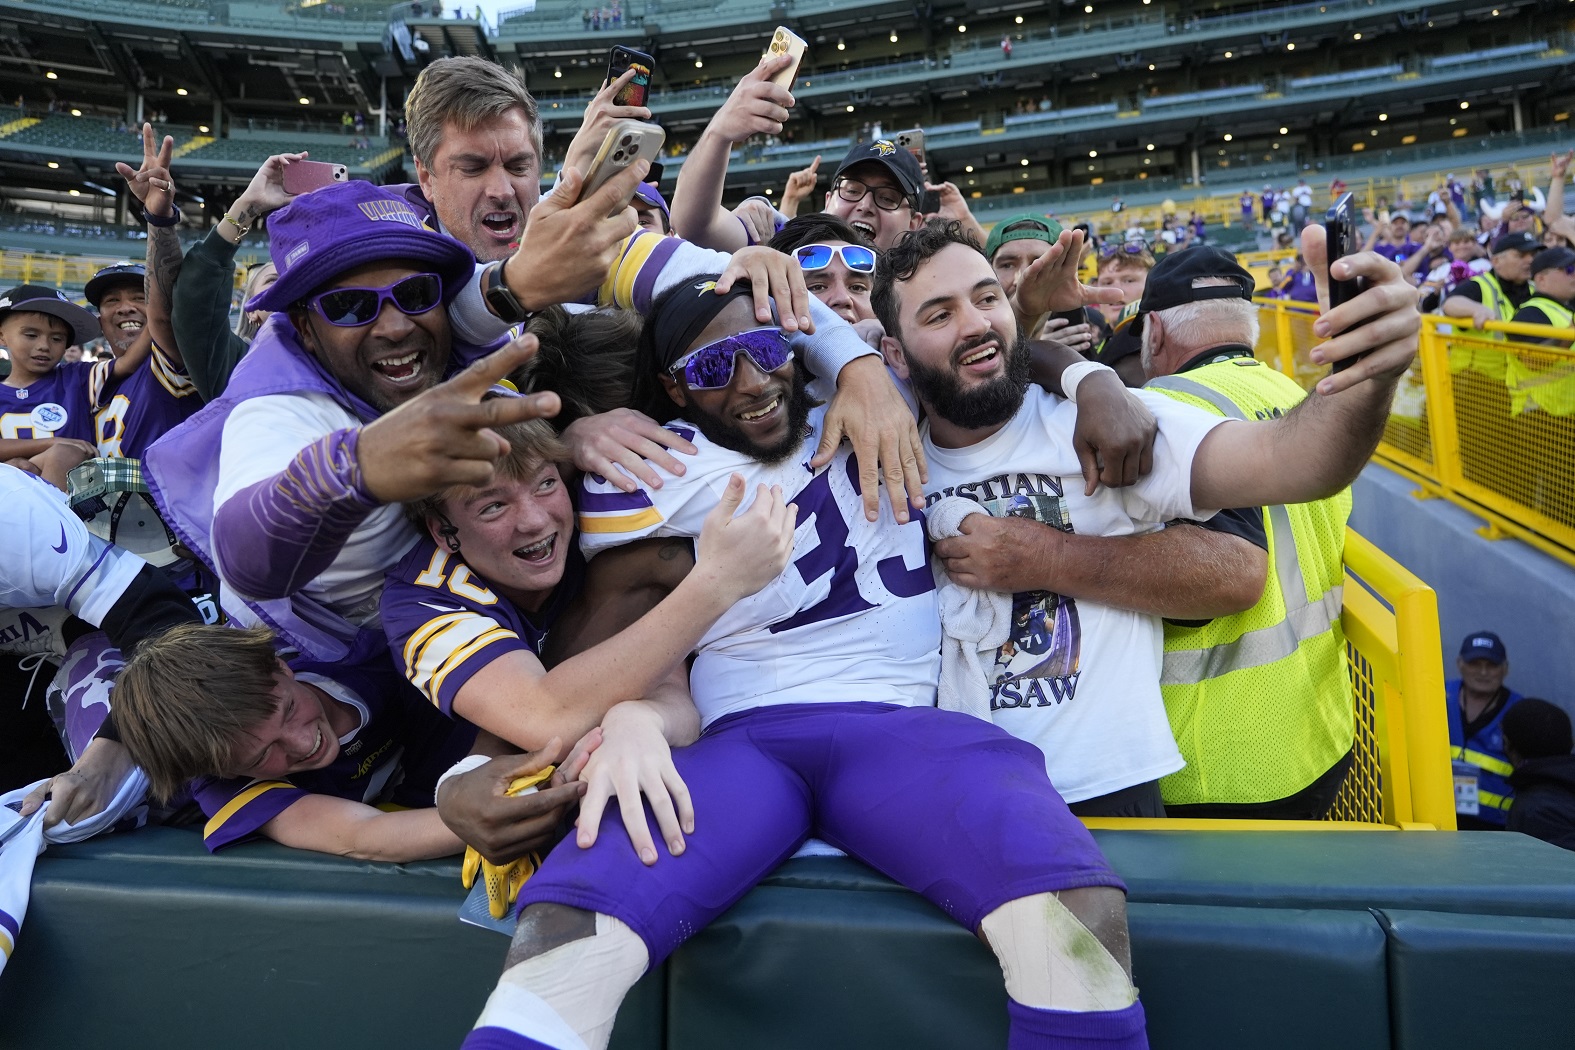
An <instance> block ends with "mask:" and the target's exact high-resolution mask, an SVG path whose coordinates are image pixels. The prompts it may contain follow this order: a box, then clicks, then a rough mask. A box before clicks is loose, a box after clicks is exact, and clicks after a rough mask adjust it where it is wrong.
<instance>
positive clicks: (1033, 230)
mask: <svg viewBox="0 0 1575 1050" xmlns="http://www.w3.org/2000/svg"><path fill="white" fill-rule="evenodd" d="M1059 236H1061V224H1060V223H1058V222H1056V221H1055V220H1054V219H1052V218H1050V216H1048V215H1035V214H1033V213H1032V212H1029V213H1027V214H1024V215H1013V216H1012V217H1011V218H1009V219H1002V220H1001V221H1000V222H998V223H996V224H995V227H994V228H993V229H991V230H990V237H989V239H988V240H986V241H985V242H984V257H985V258H986V259H993V258H995V253H996V252H998V251H1000V250H1001V245H1003V244H1005V243H1006V242H1007V241H1044V242H1046V243H1048V244H1054V243H1055V240H1056V238H1057V237H1059Z"/></svg>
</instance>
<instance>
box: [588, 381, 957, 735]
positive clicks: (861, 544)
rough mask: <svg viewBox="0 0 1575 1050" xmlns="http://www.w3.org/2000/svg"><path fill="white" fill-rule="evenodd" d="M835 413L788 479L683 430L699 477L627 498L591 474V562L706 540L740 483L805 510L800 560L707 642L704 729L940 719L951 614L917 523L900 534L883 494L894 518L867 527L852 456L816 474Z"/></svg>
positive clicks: (699, 658)
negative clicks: (872, 717)
mask: <svg viewBox="0 0 1575 1050" xmlns="http://www.w3.org/2000/svg"><path fill="white" fill-rule="evenodd" d="M823 415H824V409H816V410H815V411H814V412H812V413H811V414H810V422H811V424H812V433H811V434H810V435H809V436H808V437H806V438H805V440H804V444H803V447H802V448H800V449H799V450H798V452H797V453H796V454H795V455H793V456H790V457H788V458H787V459H785V460H783V461H782V462H781V463H778V464H776V465H775V466H766V465H765V464H762V463H759V462H757V461H755V460H753V459H751V458H749V457H748V456H746V455H744V454H742V453H739V452H733V451H730V450H728V449H725V448H722V447H720V446H719V445H716V444H713V443H712V442H711V441H709V440H708V439H707V438H706V437H705V435H703V434H700V433H698V432H696V431H695V430H694V429H693V428H692V427H690V426H689V425H688V424H686V423H684V422H683V421H682V420H675V421H674V422H672V423H670V424H668V427H669V429H671V430H674V431H676V432H678V433H680V434H682V435H683V436H684V437H685V438H688V439H689V440H690V441H693V442H694V444H695V447H696V449H697V450H698V451H697V453H696V454H695V455H694V456H684V455H679V456H678V458H679V460H681V461H682V462H683V463H684V466H685V467H686V472H685V474H684V476H683V477H674V476H673V475H671V474H668V473H667V472H665V471H663V470H662V469H661V468H660V467H659V466H656V465H654V464H653V465H652V466H653V469H655V470H656V472H657V473H658V474H660V475H661V476H662V487H661V488H659V489H651V488H648V487H646V486H645V485H641V486H640V488H639V489H638V490H637V491H635V492H632V493H624V492H621V491H619V490H618V489H617V488H615V487H614V486H612V485H610V484H608V483H607V482H606V481H604V480H603V479H601V478H599V477H597V476H595V475H589V476H587V477H586V479H585V481H584V487H583V490H582V492H581V499H580V517H579V521H580V546H581V549H583V550H584V552H585V555H586V557H594V556H595V555H596V554H598V553H599V552H601V551H603V550H606V549H607V548H609V547H615V546H618V545H620V544H624V543H629V542H631V541H633V540H638V539H645V538H648V537H653V536H688V537H694V536H698V535H699V534H700V529H701V526H702V525H703V524H704V522H705V517H706V515H707V514H708V513H710V511H711V509H712V508H713V507H715V506H716V505H717V502H718V500H719V498H720V497H721V495H722V492H723V490H724V489H726V487H727V481H728V478H729V476H730V475H731V474H732V473H733V472H734V471H737V472H738V473H740V474H742V475H743V476H744V479H745V481H746V482H747V483H748V492H749V495H748V496H746V497H745V501H744V505H743V509H748V507H749V505H750V504H751V503H752V502H753V501H754V500H753V494H754V493H755V491H756V486H757V485H781V486H782V492H783V496H784V497H785V498H786V499H787V500H788V501H790V502H794V503H797V504H798V523H799V524H798V528H797V531H796V532H795V534H794V542H793V560H792V562H791V563H789V565H788V567H787V569H786V570H785V571H783V573H782V574H781V575H780V576H778V577H777V578H776V579H775V580H773V581H772V582H771V583H769V584H767V585H766V586H765V587H764V588H763V589H761V590H760V591H759V592H757V593H756V594H754V595H751V596H750V597H748V598H745V599H744V600H743V601H740V602H738V603H737V604H736V605H734V606H733V607H732V609H730V610H729V611H728V612H727V613H726V614H725V615H723V616H722V618H721V619H720V620H718V621H717V622H716V624H715V626H713V627H712V628H711V630H709V631H707V632H706V635H705V637H704V638H702V639H701V641H700V645H699V647H698V649H697V652H696V656H695V662H694V667H693V669H692V670H691V672H690V676H689V684H690V689H691V691H692V692H693V694H694V701H695V707H696V708H697V709H698V710H699V712H700V718H701V722H702V724H703V725H710V724H711V723H712V722H714V721H715V720H716V719H718V718H720V717H722V716H723V715H727V714H732V713H733V712H736V711H744V710H749V709H751V708H756V707H767V706H772V705H777V704H810V703H833V702H843V701H870V702H877V703H888V704H901V705H904V706H934V704H935V688H936V680H937V678H938V677H939V675H940V644H941V631H940V613H939V612H938V610H937V607H936V600H935V578H934V576H933V574H932V573H931V571H930V567H929V560H928V557H929V556H928V553H927V552H926V549H925V542H924V524H923V522H922V521H920V520H918V519H917V518H915V519H914V520H913V521H910V522H909V523H908V524H906V525H898V524H897V521H896V519H895V518H894V517H892V513H891V504H890V502H889V500H888V498H887V497H886V495H885V490H884V488H883V489H882V495H881V509H880V517H879V519H878V520H877V521H875V522H870V521H869V520H868V519H866V518H865V517H864V506H863V502H862V500H861V499H860V496H859V490H858V482H857V478H858V472H857V469H856V468H855V467H854V461H853V459H852V455H851V453H850V452H849V451H848V449H847V447H846V446H844V447H843V448H842V449H841V450H839V451H838V452H837V454H836V456H835V457H834V458H833V459H832V461H831V463H830V464H828V465H827V466H826V467H824V468H823V469H821V470H819V471H811V470H810V469H809V468H808V462H809V459H810V457H811V456H813V455H814V454H815V448H816V444H817V442H818V440H819V436H818V431H819V423H820V420H821V418H822V417H823Z"/></svg>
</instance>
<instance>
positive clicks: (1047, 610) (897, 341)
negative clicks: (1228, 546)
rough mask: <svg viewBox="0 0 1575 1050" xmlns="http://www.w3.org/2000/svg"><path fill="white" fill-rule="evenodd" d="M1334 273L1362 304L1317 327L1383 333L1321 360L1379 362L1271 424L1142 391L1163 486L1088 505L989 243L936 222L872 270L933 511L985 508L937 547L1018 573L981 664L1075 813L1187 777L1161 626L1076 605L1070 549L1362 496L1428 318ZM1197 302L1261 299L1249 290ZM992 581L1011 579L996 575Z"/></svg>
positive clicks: (1373, 265) (1134, 803)
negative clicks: (918, 433)
mask: <svg viewBox="0 0 1575 1050" xmlns="http://www.w3.org/2000/svg"><path fill="white" fill-rule="evenodd" d="M1304 251H1305V252H1306V253H1307V254H1308V256H1309V258H1310V259H1313V261H1314V263H1315V266H1316V268H1317V269H1318V270H1322V269H1323V265H1322V264H1323V243H1322V230H1321V228H1319V229H1317V230H1316V231H1314V232H1313V233H1311V234H1309V235H1308V238H1307V241H1306V244H1304ZM1341 266H1342V267H1343V268H1344V269H1342V272H1341V276H1342V277H1346V276H1357V275H1360V276H1364V277H1366V278H1367V279H1368V283H1369V289H1368V291H1366V292H1364V293H1363V294H1362V295H1361V296H1360V297H1358V299H1357V300H1355V301H1353V302H1351V303H1349V304H1347V305H1346V306H1345V307H1342V308H1341V309H1339V310H1336V311H1333V312H1331V313H1330V314H1328V315H1327V316H1326V317H1324V318H1323V319H1321V320H1320V321H1319V322H1318V327H1317V328H1315V331H1318V332H1319V333H1320V334H1323V335H1327V334H1328V333H1330V332H1342V331H1344V330H1345V329H1346V328H1349V327H1350V326H1351V325H1352V324H1353V323H1354V322H1355V321H1357V320H1360V319H1362V318H1364V317H1366V318H1371V319H1372V321H1371V323H1369V324H1367V325H1366V326H1364V327H1361V328H1359V329H1357V330H1356V331H1353V332H1349V333H1348V334H1345V335H1341V336H1339V337H1337V338H1335V339H1332V340H1330V341H1329V342H1327V343H1325V344H1324V345H1323V346H1321V347H1319V348H1318V349H1317V351H1316V354H1317V356H1316V357H1315V360H1328V361H1333V360H1338V359H1341V358H1346V357H1351V356H1353V355H1356V354H1360V353H1363V352H1369V351H1370V353H1368V356H1367V357H1366V358H1364V359H1363V360H1362V361H1361V362H1359V363H1358V364H1356V365H1354V366H1353V367H1351V368H1350V369H1348V370H1347V371H1344V372H1342V373H1341V374H1340V376H1339V377H1338V378H1336V377H1331V378H1329V379H1326V380H1324V381H1323V382H1322V383H1320V385H1319V393H1318V394H1315V395H1313V396H1311V397H1309V398H1308V399H1307V401H1306V402H1305V403H1304V404H1302V405H1301V406H1298V408H1297V409H1296V410H1294V411H1292V412H1290V413H1288V414H1287V415H1285V416H1284V417H1283V418H1278V419H1271V420H1266V421H1262V422H1245V421H1241V420H1225V419H1222V418H1221V417H1218V416H1212V415H1210V414H1208V413H1204V412H1202V411H1199V410H1196V409H1193V408H1191V407H1190V406H1186V405H1181V404H1178V403H1176V402H1174V401H1172V400H1170V399H1168V398H1165V397H1164V396H1162V395H1158V394H1153V393H1149V392H1145V391H1138V392H1137V396H1139V397H1140V398H1142V399H1143V400H1144V403H1145V404H1146V405H1147V407H1148V408H1149V410H1150V411H1151V412H1152V413H1153V414H1154V417H1155V419H1156V420H1157V421H1158V423H1159V435H1158V438H1157V439H1156V441H1155V445H1154V467H1153V471H1152V473H1150V474H1149V475H1148V476H1147V477H1145V478H1144V479H1142V480H1141V481H1139V482H1138V483H1137V484H1136V485H1134V486H1131V487H1129V488H1124V489H1108V488H1106V489H1100V490H1097V491H1095V492H1094V493H1093V494H1092V495H1085V490H1084V486H1083V485H1082V483H1081V482H1082V479H1081V476H1080V473H1079V467H1078V460H1077V456H1076V454H1075V450H1074V448H1073V444H1072V436H1071V435H1072V428H1073V426H1074V424H1075V422H1076V413H1077V408H1076V405H1075V404H1074V403H1073V402H1071V401H1066V400H1063V399H1061V398H1058V397H1056V396H1055V395H1053V394H1048V393H1046V392H1045V391H1043V390H1041V389H1039V388H1036V387H1032V386H1030V385H1029V382H1028V373H1027V353H1026V346H1025V342H1024V340H1023V338H1022V335H1021V332H1020V330H1019V328H1018V325H1017V322H1016V319H1015V317H1014V315H1013V313H1012V310H1011V307H1010V305H1009V303H1008V301H1007V299H1006V296H1005V295H1004V294H1003V293H1002V290H1001V286H1000V283H999V281H997V280H996V278H995V274H994V272H993V271H992V269H991V267H990V264H989V261H988V260H987V259H986V258H985V257H984V254H983V252H982V251H980V249H979V247H978V245H977V244H976V243H974V242H973V241H971V240H970V239H968V238H967V237H966V235H964V234H963V233H962V231H961V230H960V229H959V228H958V227H957V225H956V224H955V223H941V222H932V223H930V224H928V225H927V226H925V227H923V228H921V229H919V230H917V231H915V232H913V233H911V234H909V235H907V236H906V237H904V238H903V239H902V241H900V242H899V243H898V244H897V245H896V246H895V247H894V248H893V249H892V250H891V251H890V252H889V253H887V254H886V255H883V256H882V258H881V260H880V262H879V264H878V265H877V268H876V278H875V291H874V295H873V297H872V301H873V305H874V309H875V312H876V315H877V316H878V317H879V318H880V320H881V323H882V324H883V325H884V326H885V329H886V331H887V332H888V333H890V334H889V335H888V336H887V337H886V338H885V340H884V341H883V343H882V351H883V353H884V354H885V356H886V360H887V363H888V364H889V365H891V367H892V368H893V370H894V371H895V372H896V373H897V374H898V375H899V376H901V377H903V378H905V379H907V380H908V381H909V382H910V383H911V384H912V385H913V389H914V393H915V394H916V396H917V398H918V400H919V402H920V403H921V405H922V406H923V408H924V411H925V414H926V417H927V418H926V420H925V423H924V426H923V428H922V433H923V435H924V450H925V455H926V457H927V458H928V460H929V466H930V479H929V485H928V487H927V495H928V499H929V501H931V502H932V503H933V502H934V501H937V500H939V499H941V498H943V497H946V496H961V497H964V498H966V499H971V500H974V501H976V502H978V503H979V504H980V506H981V508H982V511H983V513H979V514H972V515H969V516H967V517H966V518H964V520H963V522H962V525H961V529H962V533H963V535H961V536H959V537H956V538H955V539H948V540H943V541H941V542H940V543H939V544H938V545H937V547H936V553H937V555H938V556H940V557H941V559H942V561H943V562H944V564H945V566H946V569H947V572H948V574H949V576H950V577H951V579H952V581H953V582H955V583H960V584H962V585H964V586H979V585H980V584H981V579H982V577H981V575H979V574H978V572H979V570H980V567H981V565H982V564H983V563H984V562H985V561H988V560H989V559H991V558H996V559H999V558H1002V557H1009V558H1010V559H1011V560H1012V562H1013V564H1014V565H1015V569H1014V570H1013V572H1012V574H1011V577H1010V578H1011V579H1012V581H1013V582H1012V583H1011V590H1012V591H1013V592H1014V593H1013V612H1012V617H1011V628H1010V630H1009V633H1008V637H1007V640H1006V642H1005V643H1004V644H1003V645H1001V646H1000V647H998V648H997V649H996V650H995V652H994V653H983V654H981V660H980V665H981V666H982V667H983V669H984V673H985V675H986V677H987V678H988V679H989V681H988V685H989V688H990V716H991V719H992V721H994V722H995V723H996V724H998V725H1000V726H1002V727H1003V728H1005V729H1007V730H1009V731H1010V732H1012V733H1013V734H1015V735H1017V736H1020V737H1022V738H1024V739H1027V740H1030V741H1032V742H1033V743H1035V744H1036V745H1038V746H1039V748H1040V749H1041V750H1042V751H1043V752H1044V753H1045V757H1046V768H1047V770H1048V772H1049V774H1050V779H1051V781H1052V782H1053V783H1054V784H1055V785H1056V787H1057V789H1058V790H1059V791H1060V792H1061V794H1062V796H1063V797H1064V798H1065V799H1066V800H1067V802H1068V803H1070V804H1073V806H1074V812H1080V811H1081V812H1083V813H1085V814H1086V815H1134V816H1141V815H1156V816H1157V815H1163V808H1162V806H1161V805H1160V802H1159V790H1158V786H1157V784H1156V783H1155V781H1157V779H1158V778H1159V777H1161V776H1163V775H1165V774H1166V773H1170V772H1174V771H1175V770H1177V769H1179V768H1181V766H1182V764H1183V762H1182V758H1181V755H1180V753H1179V752H1178V751H1177V749H1176V745H1175V741H1174V740H1173V739H1172V737H1171V734H1170V728H1169V725H1168V723H1167V720H1166V716H1165V708H1164V704H1163V702H1162V701H1161V698H1160V691H1159V671H1160V656H1161V645H1162V634H1161V623H1160V619H1159V618H1158V617H1157V616H1153V615H1147V614H1143V613H1138V612H1133V611H1129V610H1127V609H1121V608H1114V607H1112V606H1111V605H1107V604H1102V603H1100V602H1097V601H1089V600H1086V599H1077V600H1073V599H1069V598H1067V597H1065V596H1064V595H1063V594H1061V593H1060V592H1061V591H1062V590H1063V589H1065V584H1066V583H1067V582H1068V581H1067V580H1066V579H1065V578H1064V577H1063V576H1060V575H1058V573H1061V572H1063V571H1065V569H1066V567H1067V565H1068V560H1067V558H1066V556H1065V554H1064V552H1063V548H1064V547H1065V546H1067V545H1068V544H1069V543H1075V542H1076V540H1075V537H1076V536H1077V535H1079V534H1082V535H1096V536H1124V535H1134V534H1140V533H1146V532H1151V531H1153V530H1156V529H1159V528H1161V527H1163V525H1164V523H1165V522H1167V521H1171V520H1173V519H1178V518H1179V519H1193V520H1200V519H1207V518H1208V517H1210V516H1212V515H1213V514H1214V513H1215V511H1216V510H1218V509H1219V508H1222V507H1243V506H1267V505H1272V504H1276V503H1297V502H1303V501H1307V500H1313V499H1318V498H1321V497H1324V496H1327V495H1330V494H1332V493H1334V492H1337V491H1339V490H1340V489H1342V488H1343V487H1345V486H1346V485H1347V484H1349V483H1350V481H1351V480H1352V479H1353V478H1354V477H1355V476H1356V474H1357V472H1358V471H1359V470H1360V469H1361V467H1362V465H1363V464H1364V463H1365V462H1366V460H1367V458H1368V456H1369V455H1370V454H1371V453H1372V450H1373V447H1374V446H1375V444H1376V443H1377V440H1378V436H1379V434H1380V433H1381V432H1382V429H1383V424H1384V420H1385V418H1386V417H1387V414H1388V406H1389V401H1390V398H1391V397H1392V395H1393V392H1394V385H1395V382H1396V379H1397V378H1398V376H1399V375H1400V374H1401V373H1403V372H1404V371H1405V369H1406V368H1407V367H1408V365H1409V363H1410V361H1411V359H1412V358H1413V357H1414V356H1415V354H1416V347H1417V330H1418V327H1419V323H1418V321H1417V317H1416V311H1415V308H1414V306H1412V305H1411V304H1412V300H1413V298H1414V293H1412V292H1411V291H1410V289H1409V288H1408V287H1407V286H1406V284H1405V282H1404V279H1403V278H1402V277H1401V275H1400V272H1399V269H1398V267H1396V266H1394V264H1392V263H1389V262H1388V261H1387V260H1384V259H1382V258H1380V257H1378V256H1377V255H1373V254H1371V253H1366V254H1363V255H1360V256H1355V257H1352V258H1349V259H1347V260H1344V261H1343V263H1342V264H1341ZM1192 292H1193V295H1194V297H1196V298H1241V299H1250V297H1251V295H1252V289H1251V287H1249V286H1248V285H1247V284H1245V283H1243V284H1241V285H1240V286H1236V285H1219V284H1212V285H1207V286H1204V285H1199V286H1195V287H1193V289H1192ZM1096 367H1099V366H1095V365H1092V364H1089V365H1081V366H1073V368H1074V369H1084V370H1086V369H1089V368H1096ZM1068 375H1069V376H1072V382H1071V386H1072V388H1073V389H1074V390H1075V387H1076V385H1077V380H1078V378H1080V377H1077V376H1073V374H1072V369H1069V370H1068ZM1062 382H1063V385H1066V384H1067V379H1066V378H1063V380H1062ZM1103 569H1104V570H1105V571H1107V572H1108V573H1109V574H1110V576H1111V577H1113V578H1112V579H1111V580H1108V581H1106V583H1105V585H1104V587H1105V592H1106V593H1111V594H1114V593H1116V592H1117V591H1118V590H1119V589H1120V588H1121V587H1122V586H1123V584H1122V582H1121V581H1120V580H1117V579H1114V577H1118V576H1120V575H1122V574H1131V573H1133V572H1134V570H1136V571H1138V572H1141V573H1142V575H1143V577H1144V578H1145V583H1146V585H1147V586H1150V587H1152V586H1153V585H1154V582H1153V581H1154V579H1155V575H1156V574H1155V566H1153V565H1152V564H1148V565H1141V566H1126V565H1121V564H1110V565H1107V566H1104V567H1103ZM991 576H992V578H993V579H995V580H997V581H998V580H999V576H1000V574H999V573H991ZM1079 582H1080V583H1086V581H1079ZM1130 584H1131V581H1130V580H1129V581H1127V584H1126V586H1128V587H1130ZM999 585H1000V584H999V583H998V582H997V583H996V584H995V586H999ZM1076 589H1078V590H1079V591H1080V592H1082V593H1085V594H1086V593H1089V589H1088V588H1086V587H1079V588H1076ZM1094 593H1100V589H1099V588H1095V589H1094ZM944 677H945V676H944V674H943V679H944ZM1079 803H1087V805H1083V806H1080V805H1078V804H1079Z"/></svg>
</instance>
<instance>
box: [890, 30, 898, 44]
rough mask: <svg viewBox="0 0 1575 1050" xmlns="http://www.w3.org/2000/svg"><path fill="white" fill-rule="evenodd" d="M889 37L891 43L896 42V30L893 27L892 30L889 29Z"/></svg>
mask: <svg viewBox="0 0 1575 1050" xmlns="http://www.w3.org/2000/svg"><path fill="white" fill-rule="evenodd" d="M890 39H891V42H892V43H893V44H895V43H896V42H897V31H896V30H895V29H893V30H892V31H891V37H890Z"/></svg>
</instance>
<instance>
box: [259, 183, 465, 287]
mask: <svg viewBox="0 0 1575 1050" xmlns="http://www.w3.org/2000/svg"><path fill="white" fill-rule="evenodd" d="M268 254H269V255H270V256H271V257H272V258H273V265H274V267H275V269H277V270H278V271H279V279H278V280H277V281H275V282H274V283H273V284H271V285H269V286H268V287H267V288H265V289H263V290H262V291H261V292H259V293H257V294H256V295H254V296H252V298H251V299H250V300H249V301H248V302H247V303H246V309H248V310H268V311H272V312H275V313H277V312H279V311H282V310H286V309H288V308H289V307H290V306H291V305H293V304H294V303H297V302H299V301H300V300H301V299H303V298H304V297H306V296H307V295H309V294H311V293H312V292H314V291H316V290H317V289H318V288H321V287H322V286H323V285H325V284H327V283H328V282H329V281H331V280H333V279H334V278H335V277H337V276H339V275H340V274H342V273H344V272H345V271H346V270H353V269H355V268H356V267H357V266H362V265H365V264H366V263H371V262H382V261H393V260H396V259H397V260H409V261H411V262H416V263H425V264H428V265H429V266H430V268H431V270H432V272H434V273H436V274H437V275H438V276H439V277H440V278H442V280H443V301H444V302H448V301H449V300H451V299H453V298H454V296H456V295H458V294H459V291H460V289H461V288H463V287H464V286H465V282H466V281H467V280H469V279H470V277H471V276H472V275H473V274H474V273H475V271H476V258H475V256H473V255H472V254H471V253H470V249H469V248H467V247H465V246H464V245H463V244H461V243H460V242H459V241H456V240H455V239H454V238H452V237H450V236H448V235H447V234H442V233H438V232H437V231H436V230H432V229H428V228H427V225H426V223H425V222H424V221H423V219H422V216H421V215H420V213H418V212H417V211H416V210H415V209H414V208H412V207H411V206H410V202H408V201H407V200H405V199H404V198H403V197H399V196H396V195H394V194H392V193H389V192H388V191H387V190H385V189H383V188H382V187H380V186H374V185H372V184H371V183H370V182H342V183H338V184H336V185H333V186H325V187H323V188H322V189H320V190H313V191H312V192H311V193H305V194H302V195H301V196H299V197H297V198H296V199H295V200H293V201H291V202H290V203H289V204H287V205H285V206H284V207H283V208H280V209H279V210H278V211H276V212H274V213H273V215H272V216H271V217H270V218H269V220H268Z"/></svg>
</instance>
